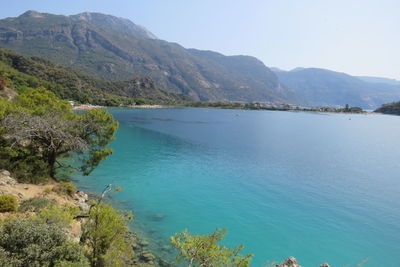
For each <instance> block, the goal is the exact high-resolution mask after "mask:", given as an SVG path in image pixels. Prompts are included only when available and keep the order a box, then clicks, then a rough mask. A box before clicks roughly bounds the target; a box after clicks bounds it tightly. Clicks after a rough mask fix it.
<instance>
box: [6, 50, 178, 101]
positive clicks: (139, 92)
mask: <svg viewBox="0 0 400 267" xmlns="http://www.w3.org/2000/svg"><path fill="white" fill-rule="evenodd" d="M0 77H4V81H5V82H6V83H7V87H9V88H12V89H14V90H15V91H17V92H18V93H23V92H25V91H26V90H28V89H29V88H34V89H36V88H39V87H45V88H47V89H48V90H50V91H52V92H53V93H55V94H56V95H57V96H58V97H60V98H62V99H69V100H74V101H76V102H77V103H91V104H97V105H105V106H119V105H121V104H122V105H131V104H133V103H135V102H136V99H142V98H143V97H144V98H145V99H146V100H145V102H146V104H149V103H152V101H157V102H164V101H170V100H171V99H172V97H171V96H169V95H168V94H167V93H165V92H163V91H160V90H159V89H157V88H155V87H154V85H153V84H152V81H151V80H149V81H147V80H146V79H140V78H135V79H132V80H129V81H105V80H101V79H97V78H94V77H91V76H88V75H84V74H82V73H80V72H78V71H76V70H71V69H68V68H65V67H62V66H60V65H56V64H54V63H52V62H50V61H48V60H46V59H44V58H40V57H24V56H21V55H19V54H17V53H15V52H12V51H9V50H6V49H4V48H0ZM131 77H132V76H131ZM131 77H129V78H131ZM145 87H146V88H145Z"/></svg>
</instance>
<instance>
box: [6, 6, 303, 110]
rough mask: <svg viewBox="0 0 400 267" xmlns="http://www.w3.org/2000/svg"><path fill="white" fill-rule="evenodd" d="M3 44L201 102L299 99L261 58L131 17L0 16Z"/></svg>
mask: <svg viewBox="0 0 400 267" xmlns="http://www.w3.org/2000/svg"><path fill="white" fill-rule="evenodd" d="M0 46H3V47H6V48H8V49H12V50H15V51H17V52H19V53H22V54H23V55H27V56H34V55H39V56H43V57H46V58H48V59H51V60H53V61H55V62H57V63H59V64H62V65H64V66H68V67H73V68H76V69H78V70H80V71H82V72H84V73H87V74H90V75H95V76H97V77H99V78H102V79H107V80H125V79H131V78H133V77H135V78H137V77H149V78H151V79H152V80H153V81H154V83H155V87H157V88H158V89H161V90H163V91H166V92H169V93H172V94H178V95H179V94H182V95H184V96H186V97H187V98H190V99H192V100H201V101H259V102H296V101H298V99H297V97H296V95H295V93H294V92H293V91H292V90H291V89H288V88H287V87H285V86H283V85H282V84H280V82H279V79H278V77H277V76H276V75H275V74H274V73H273V72H272V71H271V70H270V69H269V68H268V67H266V66H265V65H264V64H263V63H262V62H261V61H259V60H257V59H256V58H254V57H249V56H224V55H222V54H219V53H215V52H211V51H199V50H196V49H185V48H184V47H182V46H180V45H179V44H176V43H170V42H167V41H163V40H160V39H158V38H157V37H156V36H155V35H154V34H152V33H150V32H149V31H148V30H146V29H145V28H143V27H142V26H139V25H136V24H134V23H133V22H131V21H129V20H127V19H123V18H117V17H114V16H110V15H104V14H100V13H82V14H78V15H72V16H61V15H53V14H46V13H39V12H36V11H28V12H25V13H24V14H22V15H21V16H19V17H16V18H6V19H2V20H0Z"/></svg>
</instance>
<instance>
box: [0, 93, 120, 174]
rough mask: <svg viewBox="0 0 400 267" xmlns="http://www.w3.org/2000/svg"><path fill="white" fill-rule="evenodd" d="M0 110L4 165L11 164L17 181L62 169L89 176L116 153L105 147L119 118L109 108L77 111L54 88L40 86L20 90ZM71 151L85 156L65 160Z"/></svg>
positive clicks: (0, 148)
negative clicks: (75, 163)
mask: <svg viewBox="0 0 400 267" xmlns="http://www.w3.org/2000/svg"><path fill="white" fill-rule="evenodd" d="M0 111H1V110H0ZM2 113H3V114H4V115H3V119H1V120H0V127H1V126H2V127H3V132H4V133H5V135H4V134H3V137H0V155H1V158H0V167H7V168H8V169H10V170H11V171H12V172H14V173H15V174H16V175H17V177H18V179H19V180H23V181H25V180H28V179H32V177H35V179H36V180H33V181H30V182H38V181H42V180H43V179H44V178H45V177H46V176H47V177H51V178H56V175H57V170H60V169H61V170H64V171H65V170H71V169H75V170H80V171H82V172H83V173H84V175H89V174H90V172H91V171H93V169H94V168H95V167H96V166H98V164H99V163H100V162H101V161H102V160H104V159H105V158H106V157H107V156H109V155H110V154H111V153H112V150H111V149H109V148H106V146H107V144H108V143H109V142H111V141H112V140H113V136H114V134H115V132H116V130H117V128H118V123H117V122H116V121H115V120H114V119H113V117H112V116H111V115H110V114H109V113H108V112H107V110H103V109H101V110H100V109H99V110H97V109H96V110H89V111H87V112H85V113H81V114H77V113H74V112H73V111H72V110H71V107H70V105H69V104H68V103H66V102H65V101H62V100H61V99H59V98H58V97H57V96H56V95H55V94H54V93H52V92H50V91H47V90H46V89H44V88H39V89H36V90H33V89H27V90H26V92H25V93H21V94H20V95H19V96H18V97H16V98H15V100H14V101H13V102H11V103H10V104H9V106H8V107H7V109H4V112H2ZM0 115H1V113H0ZM5 136H6V137H7V138H5ZM72 153H75V154H78V155H81V157H79V158H78V164H79V163H80V166H79V165H78V166H71V165H65V164H63V163H62V161H61V159H63V158H68V157H70V156H71V154H72ZM29 177H31V178H29Z"/></svg>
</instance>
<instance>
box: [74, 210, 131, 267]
mask: <svg viewBox="0 0 400 267" xmlns="http://www.w3.org/2000/svg"><path fill="white" fill-rule="evenodd" d="M130 219H131V214H130V213H129V214H121V213H120V212H119V211H118V210H115V209H113V208H112V207H111V206H110V205H107V204H101V203H100V204H99V203H96V204H94V205H93V206H92V207H91V208H90V211H89V218H88V219H87V221H86V222H85V223H84V224H83V225H82V237H81V243H82V244H83V245H85V246H87V247H88V249H89V260H90V263H91V266H93V267H99V266H110V267H111V266H121V265H122V264H123V263H124V261H128V260H130V259H131V257H132V249H131V246H130V245H129V243H128V241H127V235H128V231H129V229H128V226H127V223H128V221H129V220H130Z"/></svg>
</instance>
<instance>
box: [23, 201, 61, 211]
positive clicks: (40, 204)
mask: <svg viewBox="0 0 400 267" xmlns="http://www.w3.org/2000/svg"><path fill="white" fill-rule="evenodd" d="M54 204H55V201H54V200H49V199H46V198H31V199H27V200H24V201H22V203H21V205H20V206H19V208H18V211H19V212H26V211H32V212H38V211H40V210H42V209H44V208H47V207H50V206H52V205H54Z"/></svg>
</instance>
